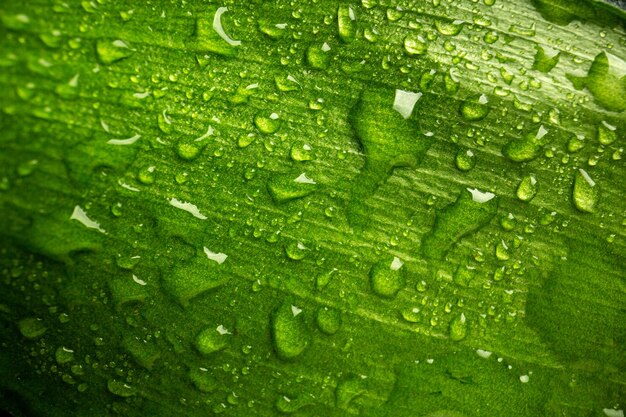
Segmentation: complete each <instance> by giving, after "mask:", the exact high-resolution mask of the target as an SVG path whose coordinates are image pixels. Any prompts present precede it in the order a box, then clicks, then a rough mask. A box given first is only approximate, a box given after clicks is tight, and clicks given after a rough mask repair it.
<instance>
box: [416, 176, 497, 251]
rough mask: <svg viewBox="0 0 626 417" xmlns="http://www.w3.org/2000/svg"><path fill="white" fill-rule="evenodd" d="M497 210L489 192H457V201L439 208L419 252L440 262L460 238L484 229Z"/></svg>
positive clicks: (494, 199)
mask: <svg viewBox="0 0 626 417" xmlns="http://www.w3.org/2000/svg"><path fill="white" fill-rule="evenodd" d="M497 211H498V198H497V197H496V196H495V195H494V194H493V193H488V192H486V193H484V192H481V191H479V190H476V189H469V188H468V189H466V190H463V191H461V194H460V195H459V197H458V198H457V200H456V201H455V202H454V203H452V204H450V205H449V206H447V207H445V208H444V209H442V210H441V211H440V212H439V213H438V214H437V218H436V219H435V224H434V225H433V228H432V230H431V232H430V233H429V234H427V235H426V236H425V237H424V239H423V240H422V252H423V253H424V255H426V256H427V257H429V258H432V259H443V258H444V257H445V256H446V254H447V253H448V251H449V250H450V249H451V248H452V246H454V244H455V243H456V242H458V241H459V240H460V239H461V238H462V237H463V236H467V235H468V234H470V233H473V232H475V231H477V230H479V229H480V228H482V227H484V226H486V225H487V224H488V223H489V222H490V221H491V219H492V218H493V217H494V216H495V215H496V213H497Z"/></svg>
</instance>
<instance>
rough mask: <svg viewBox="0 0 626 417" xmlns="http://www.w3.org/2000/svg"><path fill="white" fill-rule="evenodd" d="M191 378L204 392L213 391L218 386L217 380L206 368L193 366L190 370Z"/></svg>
mask: <svg viewBox="0 0 626 417" xmlns="http://www.w3.org/2000/svg"><path fill="white" fill-rule="evenodd" d="M189 379H191V382H193V385H194V386H195V387H196V388H197V389H198V390H199V391H202V392H213V391H215V389H216V388H217V386H218V384H217V380H216V379H215V377H214V376H213V374H212V373H211V372H210V371H209V370H208V369H206V368H191V369H190V370H189Z"/></svg>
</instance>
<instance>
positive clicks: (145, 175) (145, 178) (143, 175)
mask: <svg viewBox="0 0 626 417" xmlns="http://www.w3.org/2000/svg"><path fill="white" fill-rule="evenodd" d="M155 169H156V167H155V166H149V167H146V168H143V169H142V170H141V171H139V173H138V174H137V179H138V180H139V182H141V183H142V184H144V185H151V184H154V180H155V174H154V171H155Z"/></svg>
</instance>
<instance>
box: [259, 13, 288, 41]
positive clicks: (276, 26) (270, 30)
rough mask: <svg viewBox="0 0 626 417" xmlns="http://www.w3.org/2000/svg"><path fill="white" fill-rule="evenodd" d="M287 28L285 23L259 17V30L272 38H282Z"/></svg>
mask: <svg viewBox="0 0 626 417" xmlns="http://www.w3.org/2000/svg"><path fill="white" fill-rule="evenodd" d="M285 29H287V23H275V22H273V21H271V20H270V19H267V18H261V19H259V30H260V31H261V32H262V33H264V34H266V35H267V36H269V37H270V38H272V39H280V38H282V37H283V36H284V35H285V33H286V31H285Z"/></svg>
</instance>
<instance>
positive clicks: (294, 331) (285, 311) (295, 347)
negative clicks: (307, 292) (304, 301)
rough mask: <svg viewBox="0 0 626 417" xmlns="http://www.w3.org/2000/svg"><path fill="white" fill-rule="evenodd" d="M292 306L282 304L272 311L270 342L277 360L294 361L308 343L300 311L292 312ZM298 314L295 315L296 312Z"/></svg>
mask: <svg viewBox="0 0 626 417" xmlns="http://www.w3.org/2000/svg"><path fill="white" fill-rule="evenodd" d="M294 307H295V306H293V305H291V304H289V303H284V304H282V305H281V306H280V307H278V308H277V309H276V310H274V311H273V312H272V314H271V317H270V325H271V330H272V341H273V343H274V349H275V350H276V354H277V355H278V357H279V358H281V359H283V360H289V359H294V358H296V357H297V356H299V355H301V354H302V352H304V350H305V349H306V348H307V346H308V345H309V342H310V335H309V331H308V329H307V325H306V323H305V321H304V314H303V313H302V310H300V309H298V308H297V307H296V309H295V310H294ZM298 310H299V311H300V312H299V313H298V314H295V313H296V312H297V311H298Z"/></svg>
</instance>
